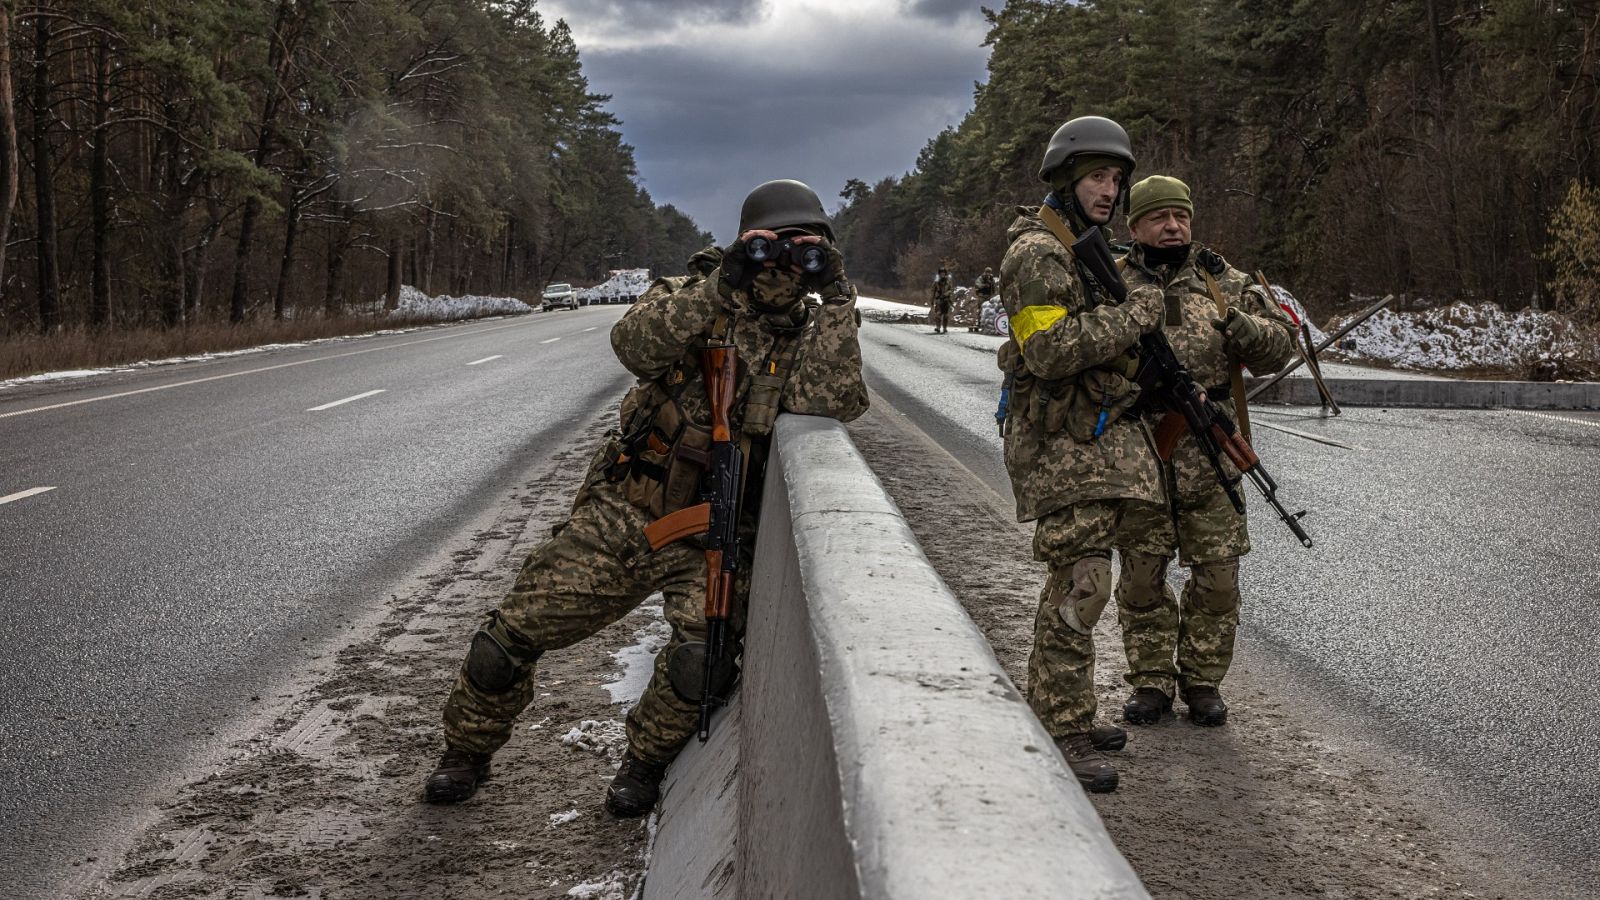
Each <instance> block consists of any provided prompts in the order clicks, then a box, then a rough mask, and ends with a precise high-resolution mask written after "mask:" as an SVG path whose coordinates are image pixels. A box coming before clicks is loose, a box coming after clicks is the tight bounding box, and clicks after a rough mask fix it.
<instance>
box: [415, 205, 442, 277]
mask: <svg viewBox="0 0 1600 900" xmlns="http://www.w3.org/2000/svg"><path fill="white" fill-rule="evenodd" d="M437 220H438V213H436V212H435V211H434V209H433V207H431V206H430V207H428V218H427V221H426V224H424V225H423V228H422V260H421V262H419V263H418V264H417V267H418V269H420V270H421V271H419V272H418V275H420V276H421V277H420V278H418V279H417V280H418V281H419V282H421V283H420V284H418V285H417V287H419V288H421V289H422V292H423V293H424V294H427V295H428V296H430V297H431V296H433V257H434V243H435V241H434V234H433V228H434V224H435V222H436V221H437Z"/></svg>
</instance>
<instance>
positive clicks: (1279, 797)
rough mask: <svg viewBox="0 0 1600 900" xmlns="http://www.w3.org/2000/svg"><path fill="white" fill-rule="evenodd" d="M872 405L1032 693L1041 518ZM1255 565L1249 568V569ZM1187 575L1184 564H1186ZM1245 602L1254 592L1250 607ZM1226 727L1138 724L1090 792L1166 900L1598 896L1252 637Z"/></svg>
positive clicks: (904, 479)
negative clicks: (1021, 518)
mask: <svg viewBox="0 0 1600 900" xmlns="http://www.w3.org/2000/svg"><path fill="white" fill-rule="evenodd" d="M879 400H880V398H876V397H875V398H874V402H873V408H872V411H871V412H869V413H868V414H867V415H866V416H864V417H863V418H862V419H860V420H858V421H857V422H855V423H853V424H852V425H851V426H850V431H851V435H852V437H853V438H854V439H855V441H856V443H857V445H858V446H859V447H860V448H861V450H862V452H863V454H864V455H865V456H866V458H867V460H868V462H869V463H870V464H871V465H872V467H873V469H874V470H875V471H876V473H877V474H878V477H879V478H880V479H881V480H882V481H883V483H884V485H885V487H886V488H887V489H888V491H889V493H890V494H891V496H893V498H894V500H895V502H896V503H897V504H899V506H900V508H901V510H902V511H903V512H904V513H905V515H906V518H907V519H908V521H909V522H910V524H911V526H912V529H913V531H914V532H915V533H916V535H917V538H918V540H919V541H921V543H922V545H923V548H924V550H925V551H926V552H927V554H928V557H929V559H930V560H931V561H932V562H933V564H934V566H935V568H937V569H938V571H939V573H940V575H941V576H942V577H943V578H944V580H945V581H946V583H947V584H949V586H950V588H951V590H952V591H953V592H954V593H955V594H956V596H957V597H959V598H960V599H961V601H962V603H963V604H964V605H965V606H966V608H967V611H968V612H969V614H971V616H972V618H973V620H974V621H975V622H976V623H977V624H978V626H979V628H980V629H982V630H983V632H984V633H985V634H986V635H987V636H988V638H989V640H990V642H991V644H992V645H993V646H994V649H995V652H996V654H997V655H998V656H999V658H1000V661H1001V662H1002V664H1004V665H1005V667H1006V669H1007V671H1008V672H1009V674H1010V675H1011V677H1012V679H1013V680H1014V681H1015V682H1016V683H1017V684H1018V685H1019V686H1021V685H1025V684H1026V665H1027V657H1028V652H1029V649H1030V647H1031V645H1032V634H1033V613H1034V609H1035V606H1036V604H1037V597H1038V591H1039V589H1040V587H1041V586H1042V585H1043V583H1044V577H1045V569H1044V566H1043V565H1042V564H1040V563H1036V562H1034V561H1033V560H1032V558H1031V552H1030V540H1031V535H1032V528H1031V525H1019V524H1018V523H1017V522H1016V521H1015V520H1014V515H1013V510H1012V508H1011V505H1010V503H1009V501H1008V500H1006V499H1004V498H1001V497H1000V496H998V495H997V494H996V493H995V492H994V491H993V490H992V489H990V488H989V487H987V486H986V485H985V484H983V482H982V481H981V479H979V478H978V477H977V476H975V475H974V474H972V473H971V472H970V471H968V470H967V469H966V468H965V467H964V466H963V465H962V464H961V463H960V462H958V461H957V460H956V459H955V458H954V457H952V456H951V455H950V454H948V453H946V452H945V451H944V450H943V449H942V448H941V447H939V446H938V444H937V443H936V442H935V441H934V440H933V439H931V438H929V437H928V436H927V435H926V434H925V433H924V432H922V431H921V430H920V429H918V428H917V427H916V426H915V425H914V424H913V423H912V422H911V421H910V420H909V419H907V418H906V417H904V416H902V415H901V414H899V413H897V412H896V411H895V410H894V409H893V408H892V407H891V406H889V405H888V404H887V403H882V402H879ZM1248 564H1249V563H1248V560H1247V561H1246V565H1248ZM1180 571H1181V570H1180ZM1250 601H1251V598H1250V597H1248V596H1247V597H1246V598H1245V602H1247V603H1248V602H1250ZM1115 620H1116V616H1115V613H1114V610H1110V609H1108V610H1107V613H1106V615H1104V616H1103V617H1102V619H1101V622H1100V626H1099V629H1098V630H1097V632H1096V650H1097V655H1098V658H1099V666H1098V671H1097V672H1096V688H1097V694H1098V698H1099V704H1100V718H1101V719H1102V720H1104V721H1120V717H1121V716H1120V711H1121V705H1122V702H1123V700H1124V699H1126V696H1127V691H1128V688H1127V687H1126V685H1125V684H1124V682H1123V679H1122V676H1123V674H1124V672H1125V671H1126V662H1125V658H1124V656H1123V651H1122V643H1121V634H1120V632H1119V630H1118V628H1117V623H1116V621H1115ZM1225 693H1226V696H1227V698H1228V702H1229V706H1230V708H1231V718H1230V722H1229V724H1228V725H1227V726H1225V727H1223V728H1217V729H1200V728H1196V727H1194V726H1191V725H1190V724H1189V723H1188V721H1187V720H1186V719H1185V718H1183V707H1182V704H1181V703H1180V704H1178V707H1177V708H1178V716H1177V717H1175V718H1173V717H1169V718H1168V719H1167V720H1165V721H1164V722H1163V723H1161V724H1158V725H1156V726H1152V727H1147V728H1130V735H1129V741H1128V746H1127V748H1126V749H1124V750H1123V751H1121V752H1120V753H1116V754H1113V755H1112V756H1113V761H1114V762H1115V763H1116V765H1117V767H1118V768H1119V770H1120V771H1121V774H1122V785H1121V787H1120V788H1119V789H1118V790H1117V791H1116V792H1115V793H1113V794H1109V795H1091V799H1092V800H1093V802H1094V804H1095V807H1096V809H1097V810H1098V811H1099V813H1100V816H1101V818H1102V819H1103V820H1104V822H1105V824H1106V827H1107V828H1108V829H1109V831H1110V833H1111V835H1112V837H1113V839H1114V840H1115V841H1116V844H1117V846H1118V847H1119V848H1120V849H1121V850H1122V853H1123V855H1124V856H1125V857H1126V858H1127V859H1128V861H1129V862H1130V863H1131V864H1132V865H1133V867H1134V869H1135V870H1136V871H1137V872H1139V874H1140V877H1141V878H1143V879H1144V882H1145V884H1146V886H1147V887H1148V888H1149V890H1150V893H1151V894H1152V896H1154V897H1157V898H1195V900H1212V898H1215V900H1224V898H1232V900H1244V898H1263V900H1265V898H1280V897H1340V898H1363V900H1365V898H1397V900H1398V898H1422V897H1449V898H1523V897H1539V898H1550V897H1583V896H1593V894H1592V893H1591V892H1589V891H1588V890H1587V889H1585V888H1584V887H1583V886H1581V885H1580V884H1578V883H1576V882H1573V881H1568V880H1566V879H1565V878H1564V877H1563V876H1562V875H1560V874H1558V873H1557V871H1556V870H1555V869H1553V868H1552V867H1548V866H1546V865H1543V864H1542V863H1541V862H1540V861H1539V860H1538V859H1537V858H1536V857H1532V856H1527V855H1523V854H1520V853H1518V852H1517V851H1515V850H1513V849H1511V848H1513V847H1514V846H1515V843H1514V841H1513V840H1512V839H1511V838H1510V837H1509V836H1507V835H1504V834H1502V833H1500V832H1499V831H1498V830H1497V829H1496V826H1494V825H1493V823H1490V822H1486V821H1483V820H1482V818H1481V817H1480V816H1478V815H1476V814H1475V812H1474V811H1473V810H1472V809H1469V808H1464V807H1462V806H1461V805H1459V804H1455V803H1453V802H1451V801H1450V800H1449V799H1448V794H1449V792H1448V791H1446V790H1442V789H1441V785H1440V784H1439V783H1438V782H1437V781H1436V780H1434V779H1433V778H1432V776H1430V775H1428V773H1424V772H1420V771H1415V770H1411V769H1407V768H1405V767H1404V766H1402V765H1400V764H1398V763H1396V762H1395V761H1394V759H1393V758H1392V757H1391V756H1389V755H1387V754H1386V753H1385V751H1384V747H1383V740H1382V739H1381V738H1374V739H1371V740H1369V739H1368V737H1367V736H1365V735H1364V734H1363V733H1362V730H1361V729H1360V727H1359V723H1350V722H1344V721H1340V720H1338V715H1339V714H1338V713H1337V711H1335V710H1332V709H1329V708H1327V707H1325V706H1322V705H1319V703H1318V701H1317V699H1316V694H1315V691H1314V687H1313V686H1308V685H1306V684H1304V683H1303V682H1302V681H1300V680H1298V679H1297V678H1295V677H1294V673H1292V672H1289V671H1286V670H1285V669H1284V668H1283V665H1282V663H1281V662H1280V661H1279V660H1276V659H1274V658H1272V656H1271V655H1270V654H1269V653H1267V652H1265V651H1263V650H1262V649H1260V648H1258V647H1255V646H1253V645H1251V644H1250V643H1249V642H1248V640H1247V639H1242V644H1241V650H1240V653H1239V656H1238V659H1237V660H1236V662H1235V666H1234V669H1233V671H1232V672H1231V673H1230V675H1229V677H1228V682H1227V684H1226V685H1225Z"/></svg>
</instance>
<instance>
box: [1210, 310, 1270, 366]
mask: <svg viewBox="0 0 1600 900" xmlns="http://www.w3.org/2000/svg"><path fill="white" fill-rule="evenodd" d="M1211 327H1212V328H1215V329H1216V330H1218V331H1220V332H1222V345H1223V346H1224V347H1226V348H1227V349H1228V351H1229V352H1231V353H1232V354H1233V355H1234V356H1238V357H1241V358H1244V357H1248V356H1250V354H1251V351H1253V350H1254V349H1255V347H1256V345H1257V344H1258V343H1259V342H1260V341H1261V340H1262V339H1263V338H1265V337H1266V333H1265V330H1264V329H1263V328H1262V327H1261V323H1260V322H1257V321H1256V320H1255V317H1253V316H1247V315H1245V314H1244V313H1242V312H1240V311H1239V310H1237V309H1234V308H1233V307H1229V308H1228V317H1227V318H1226V319H1212V320H1211Z"/></svg>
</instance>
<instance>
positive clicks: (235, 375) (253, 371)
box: [0, 322, 527, 419]
mask: <svg viewBox="0 0 1600 900" xmlns="http://www.w3.org/2000/svg"><path fill="white" fill-rule="evenodd" d="M525 324H527V323H526V322H513V323H511V324H509V325H497V326H495V327H493V328H483V329H473V330H471V331H463V332H459V333H457V334H442V335H439V336H438V337H431V338H423V339H422V340H419V341H405V342H403V343H399V344H386V345H384V346H382V347H368V348H366V349H365V350H351V351H350V352H349V353H335V354H333V355H331V356H319V357H317V358H316V359H300V360H295V361H294V362H286V363H279V364H277V365H275V366H261V367H260V368H256V369H246V370H244V371H243V372H227V373H224V374H222V375H212V376H209V377H206V378H195V379H191V380H189V381H179V382H177V383H175V384H158V385H156V386H155V387H147V388H139V389H138V390H133V391H122V392H120V393H116V394H106V395H105V396H102V397H85V398H84V399H82V400H68V401H67V402H65V403H51V404H49V405H48V406H35V407H33V408H31V409H18V410H13V411H12V412H6V413H0V419H9V418H11V417H12V416H25V415H28V414H29V413H37V412H47V411H49V410H52V409H66V408H67V407H69V406H82V405H83V404H85V403H99V402H100V401H101V400H116V399H118V398H119V397H133V396H136V395H138V394H149V393H152V392H154V391H167V390H171V389H172V388H180V387H188V386H189V385H191V384H205V383H206V382H208V381H221V380H222V379H224V378H238V377H240V376H241V375H259V374H260V373H262V372H273V371H276V370H278V369H292V368H294V367H295V366H305V365H310V364H311V363H319V362H327V361H328V360H330V359H344V358H345V357H347V356H360V355H362V354H363V353H377V352H379V351H382V350H398V349H400V348H401V347H415V346H416V345H418V344H431V343H433V342H434V341H448V340H454V339H457V338H464V337H476V336H478V335H481V334H489V333H491V332H495V331H504V330H506V329H507V328H517V327H519V326H522V325H525Z"/></svg>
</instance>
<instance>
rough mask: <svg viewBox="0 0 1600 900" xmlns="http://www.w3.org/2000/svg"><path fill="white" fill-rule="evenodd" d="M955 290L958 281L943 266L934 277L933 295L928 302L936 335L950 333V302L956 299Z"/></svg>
mask: <svg viewBox="0 0 1600 900" xmlns="http://www.w3.org/2000/svg"><path fill="white" fill-rule="evenodd" d="M955 289H956V280H955V279H954V278H952V277H950V270H949V269H947V268H945V267H944V266H942V265H941V266H940V267H939V272H938V274H936V275H934V276H933V293H932V295H931V296H930V298H929V302H928V311H929V313H930V314H931V315H932V316H933V333H934V334H945V333H947V332H949V331H950V302H951V300H953V299H954V296H955Z"/></svg>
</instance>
